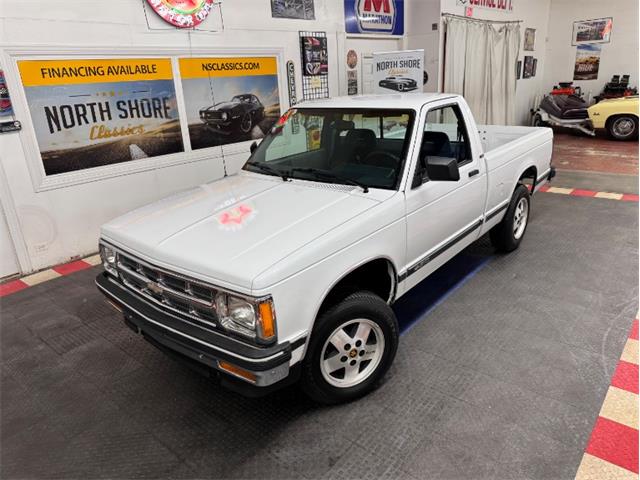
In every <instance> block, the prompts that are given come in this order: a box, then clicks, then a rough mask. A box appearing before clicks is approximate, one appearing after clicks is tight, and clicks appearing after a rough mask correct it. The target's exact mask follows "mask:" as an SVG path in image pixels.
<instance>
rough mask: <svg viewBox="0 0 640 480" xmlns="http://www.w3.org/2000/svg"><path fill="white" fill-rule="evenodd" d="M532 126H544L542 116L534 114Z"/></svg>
mask: <svg viewBox="0 0 640 480" xmlns="http://www.w3.org/2000/svg"><path fill="white" fill-rule="evenodd" d="M532 123H533V126H534V127H546V126H547V124H546V123H545V122H544V121H543V120H542V117H541V116H540V115H539V114H537V113H536V114H535V115H534V117H533V122H532Z"/></svg>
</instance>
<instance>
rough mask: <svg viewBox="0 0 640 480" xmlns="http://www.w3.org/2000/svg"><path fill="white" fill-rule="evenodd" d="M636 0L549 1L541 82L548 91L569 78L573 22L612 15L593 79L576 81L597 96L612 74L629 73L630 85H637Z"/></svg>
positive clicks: (583, 88)
mask: <svg viewBox="0 0 640 480" xmlns="http://www.w3.org/2000/svg"><path fill="white" fill-rule="evenodd" d="M638 5H639V3H638V0H615V2H603V1H601V0H582V1H580V2H579V4H578V5H576V2H575V1H572V0H552V1H551V14H550V15H549V34H548V35H549V41H548V42H547V52H546V58H547V68H546V69H545V72H544V74H545V76H544V84H545V89H546V90H551V87H553V85H557V84H558V82H562V81H572V80H573V68H574V64H575V59H576V48H577V47H576V46H574V45H571V36H572V31H573V22H574V21H578V20H589V19H592V18H601V17H613V30H612V32H611V41H610V42H609V43H603V44H600V45H601V46H602V52H601V55H600V70H599V72H598V78H597V79H596V80H583V81H576V82H575V84H576V85H579V86H580V87H581V88H582V91H583V93H584V94H585V98H586V95H588V94H589V93H590V94H592V95H597V94H599V93H600V92H601V91H602V88H603V87H604V84H605V83H606V82H608V81H609V80H610V79H611V76H612V75H616V74H620V75H622V74H629V75H631V83H630V84H631V85H632V86H634V87H637V86H638V54H639V52H638Z"/></svg>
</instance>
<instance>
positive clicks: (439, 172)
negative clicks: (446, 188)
mask: <svg viewBox="0 0 640 480" xmlns="http://www.w3.org/2000/svg"><path fill="white" fill-rule="evenodd" d="M426 163H427V176H428V177H429V180H434V181H444V182H457V181H458V180H460V170H458V162H457V160H456V159H455V158H449V157H427V162H426Z"/></svg>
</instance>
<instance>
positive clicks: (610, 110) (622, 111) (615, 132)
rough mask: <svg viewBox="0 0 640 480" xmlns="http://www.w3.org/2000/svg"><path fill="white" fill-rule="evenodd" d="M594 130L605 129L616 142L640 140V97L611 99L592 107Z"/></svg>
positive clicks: (590, 112)
mask: <svg viewBox="0 0 640 480" xmlns="http://www.w3.org/2000/svg"><path fill="white" fill-rule="evenodd" d="M588 112H589V119H590V120H591V122H592V124H593V128H594V129H601V128H604V129H605V130H607V132H609V135H611V137H612V138H614V139H616V140H630V139H634V138H638V96H637V95H634V96H630V97H620V98H611V99H608V100H602V101H601V102H598V103H596V104H595V105H591V106H590V107H589V109H588Z"/></svg>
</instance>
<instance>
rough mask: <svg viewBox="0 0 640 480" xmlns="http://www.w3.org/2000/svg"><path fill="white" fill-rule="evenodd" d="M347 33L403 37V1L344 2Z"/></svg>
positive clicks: (367, 0)
mask: <svg viewBox="0 0 640 480" xmlns="http://www.w3.org/2000/svg"><path fill="white" fill-rule="evenodd" d="M344 18H345V30H346V32H347V33H361V34H372V33H373V34H381V35H404V0H344Z"/></svg>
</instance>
